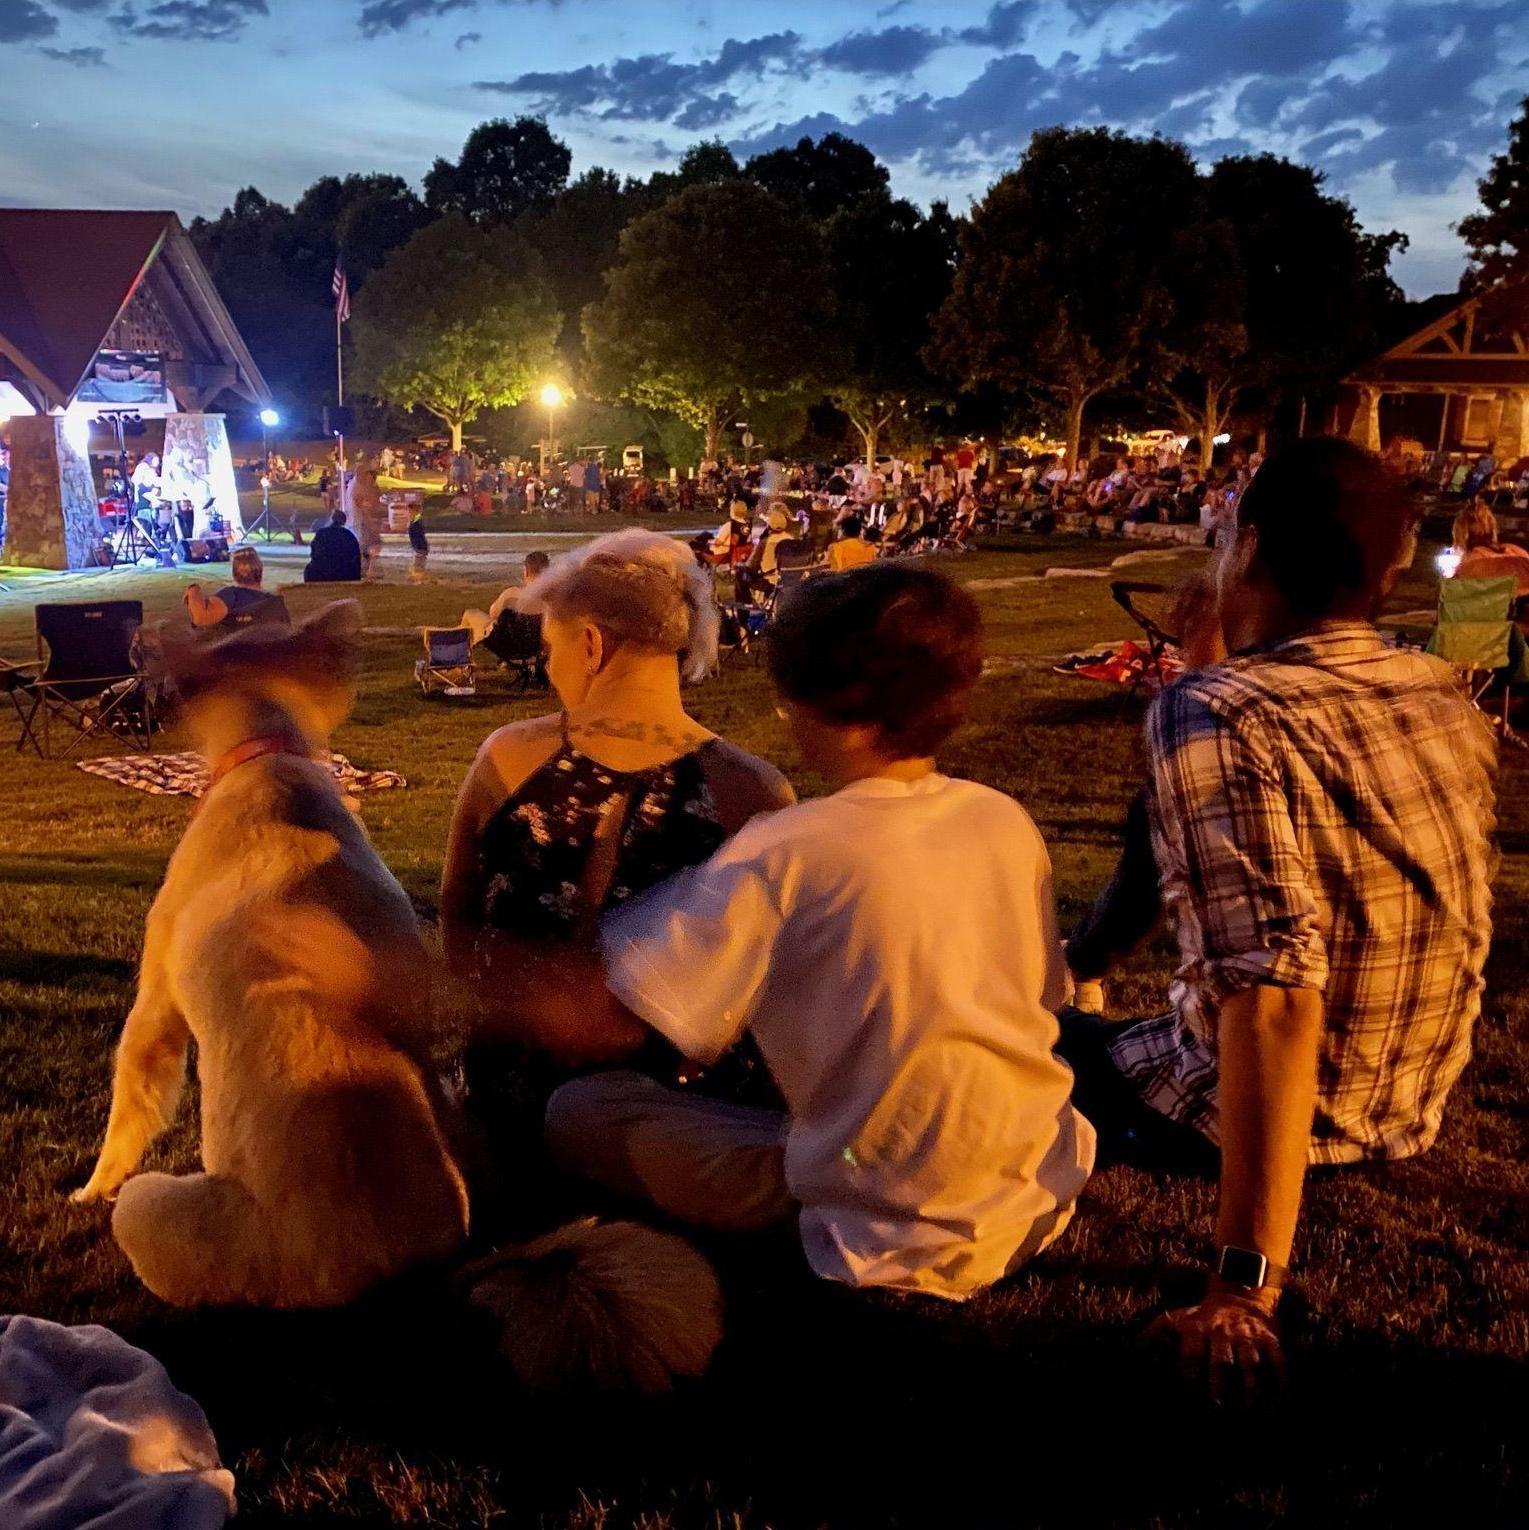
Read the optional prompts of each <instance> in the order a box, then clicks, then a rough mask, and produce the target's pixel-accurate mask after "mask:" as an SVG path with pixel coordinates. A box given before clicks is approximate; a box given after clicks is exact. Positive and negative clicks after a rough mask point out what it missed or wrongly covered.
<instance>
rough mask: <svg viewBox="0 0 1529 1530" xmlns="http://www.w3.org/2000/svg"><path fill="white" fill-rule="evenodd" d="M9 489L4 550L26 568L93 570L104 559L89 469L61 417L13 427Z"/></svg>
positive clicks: (40, 417) (20, 419)
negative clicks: (73, 443) (73, 444)
mask: <svg viewBox="0 0 1529 1530" xmlns="http://www.w3.org/2000/svg"><path fill="white" fill-rule="evenodd" d="M9 431H10V438H11V488H10V494H9V496H8V498H7V500H6V517H5V551H4V553H3V554H0V558H3V561H4V562H6V563H13V564H17V565H19V566H20V567H23V568H55V569H66V568H90V567H92V566H93V565H95V564H98V563H101V562H103V561H105V560H104V558H103V556H102V551H101V524H100V518H99V516H98V515H97V513H96V490H95V484H94V482H93V481H92V479H91V476H90V464H89V463H88V462H87V461H86V460H85V458H84V457H83V456H82V455H81V454H80V453H79V452H78V451H76V450H75V448H74V447H73V446H72V445H71V444H70V441H69V438H68V437H67V436H66V435H65V433H64V421H63V419H62V418H61V417H60V416H58V415H52V414H35V415H18V416H16V417H15V418H14V419H13V420H12V421H11V422H10V427H9Z"/></svg>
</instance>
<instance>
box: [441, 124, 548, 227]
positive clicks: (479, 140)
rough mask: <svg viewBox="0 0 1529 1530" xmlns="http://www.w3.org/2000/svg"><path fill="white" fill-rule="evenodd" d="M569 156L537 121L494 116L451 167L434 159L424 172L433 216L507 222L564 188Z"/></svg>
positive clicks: (477, 130) (470, 137)
mask: <svg viewBox="0 0 1529 1530" xmlns="http://www.w3.org/2000/svg"><path fill="white" fill-rule="evenodd" d="M572 164H573V155H572V154H571V153H570V152H569V149H568V145H567V144H565V143H564V142H563V141H562V140H561V139H560V138H555V137H553V135H552V133H551V131H550V130H549V129H548V127H547V124H546V123H545V122H544V121H543V120H542V119H541V118H540V117H517V118H516V119H515V120H514V121H513V122H511V121H509V120H508V119H507V118H505V117H495V118H493V119H492V120H491V121H489V122H480V123H479V124H478V126H477V127H475V128H474V129H473V130H472V132H471V133H469V134H468V135H467V142H466V143H465V144H463V145H462V154H461V157H460V158H459V159H458V160H457V162H456V163H455V164H453V163H452V162H451V161H450V160H448V159H437V160H436V162H435V163H434V164H433V165H432V166H431V167H430V169H429V170H428V171H427V172H426V174H425V202H426V204H427V205H428V206H429V208H430V210H431V211H432V212H437V213H448V212H454V213H460V214H461V215H462V216H463V217H464V218H466V219H467V220H468V221H469V222H471V223H508V222H510V221H511V220H513V219H515V218H517V217H519V216H520V214H521V213H523V212H526V211H528V210H529V209H530V208H533V207H540V206H543V205H545V204H546V203H548V202H550V201H551V200H552V198H553V197H555V196H556V195H557V194H558V192H560V191H561V190H562V189H563V187H564V186H566V185H567V184H568V171H569V168H570V166H571V165H572Z"/></svg>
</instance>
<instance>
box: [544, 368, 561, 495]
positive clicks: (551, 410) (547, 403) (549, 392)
mask: <svg viewBox="0 0 1529 1530" xmlns="http://www.w3.org/2000/svg"><path fill="white" fill-rule="evenodd" d="M541 401H542V404H543V406H544V407H545V408H546V411H547V439H546V440H545V441H544V442H543V443H542V465H541V474H540V476H541V478H542V480H543V481H544V482H545V480H546V477H547V458H548V457H549V456H551V454H552V447H553V427H554V421H555V417H556V414H557V408H558V405H559V404H561V403H562V402H563V390H562V389H561V388H560V387H558V385H557V384H556V383H548V384H547V385H546V386H545V387H544V388H543V389H542V391H541Z"/></svg>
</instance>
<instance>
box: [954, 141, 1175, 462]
mask: <svg viewBox="0 0 1529 1530" xmlns="http://www.w3.org/2000/svg"><path fill="white" fill-rule="evenodd" d="M1196 189H1197V188H1196V176H1195V168H1194V165H1193V163H1192V162H1191V161H1190V158H1189V155H1188V152H1187V151H1186V150H1185V149H1184V147H1183V145H1182V144H1177V143H1173V142H1170V141H1169V140H1167V139H1161V138H1149V139H1141V138H1128V137H1126V136H1125V135H1124V134H1122V133H1112V132H1110V131H1108V130H1107V129H1105V128H1090V129H1070V128H1048V129H1046V130H1044V131H1042V132H1039V133H1036V134H1035V135H1034V137H1033V138H1031V140H1030V144H1029V147H1028V148H1027V149H1026V150H1025V154H1024V157H1023V158H1022V159H1021V161H1020V163H1019V167H1018V168H1017V169H1015V170H1011V171H1010V172H1009V173H1008V174H1007V175H1005V176H1003V177H1001V178H1000V179H999V180H998V181H997V182H996V183H995V184H994V185H993V186H992V187H991V188H990V189H989V190H988V193H987V195H986V196H985V197H984V198H983V200H982V201H981V203H979V204H978V206H977V207H976V208H975V209H974V211H973V213H972V217H971V221H970V223H969V224H968V226H967V228H966V231H965V233H964V234H963V236H962V239H961V256H960V261H959V263H958V265H957V268H956V274H955V280H954V284H953V287H952V290H951V294H950V296H949V298H948V299H947V300H946V302H945V304H944V306H943V307H942V308H941V310H940V312H939V314H938V315H937V316H936V318H935V321H934V325H933V338H932V341H931V344H930V348H929V353H928V354H929V360H930V362H931V364H932V365H933V366H934V367H935V368H936V369H937V370H939V371H941V372H942V373H943V374H944V375H945V376H947V377H949V378H951V379H952V380H954V381H956V382H958V383H960V384H961V385H962V386H965V387H970V386H971V385H972V384H973V383H977V382H983V381H986V382H992V383H996V384H998V385H999V386H1000V387H1003V388H1006V389H1011V390H1017V389H1021V388H1025V387H1031V388H1034V389H1036V390H1037V391H1039V392H1041V393H1043V394H1044V395H1046V396H1048V397H1050V398H1053V399H1055V400H1056V401H1057V402H1058V403H1060V404H1061V406H1062V407H1063V409H1064V411H1065V416H1066V422H1067V426H1066V428H1067V460H1068V461H1069V462H1070V463H1071V462H1075V461H1076V460H1077V455H1078V447H1079V442H1080V440H1081V438H1082V431H1083V414H1084V410H1085V409H1086V408H1087V406H1088V403H1089V400H1090V399H1092V398H1095V397H1096V396H1097V395H1098V394H1100V393H1102V392H1104V391H1105V390H1106V389H1110V388H1116V387H1119V386H1121V385H1122V384H1123V383H1125V382H1126V381H1127V379H1129V378H1130V377H1131V376H1132V374H1133V373H1140V372H1142V371H1143V370H1149V371H1150V370H1154V369H1156V368H1157V367H1159V366H1160V365H1161V364H1162V362H1163V360H1164V353H1163V347H1162V341H1163V334H1164V330H1165V326H1166V324H1167V322H1168V320H1169V319H1170V317H1171V314H1172V307H1173V300H1172V290H1171V286H1170V282H1169V276H1170V265H1171V260H1172V252H1173V248H1174V236H1175V234H1176V232H1177V230H1178V228H1179V226H1180V224H1181V222H1182V220H1183V218H1184V216H1185V213H1186V210H1187V209H1191V208H1193V207H1194V205H1195V195H1196Z"/></svg>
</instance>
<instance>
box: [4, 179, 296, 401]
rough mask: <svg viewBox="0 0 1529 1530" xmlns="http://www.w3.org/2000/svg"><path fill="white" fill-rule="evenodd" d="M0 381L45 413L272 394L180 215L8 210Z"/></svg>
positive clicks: (247, 398) (258, 398)
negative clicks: (79, 407) (76, 404)
mask: <svg viewBox="0 0 1529 1530" xmlns="http://www.w3.org/2000/svg"><path fill="white" fill-rule="evenodd" d="M113 353H114V354H113ZM156 372H157V373H158V376H157V378H156V376H155V373H156ZM0 383H9V384H10V385H11V388H12V389H13V390H14V391H15V393H16V394H19V395H20V396H21V397H22V398H24V399H25V400H26V401H27V402H28V403H29V404H30V405H31V407H32V408H33V409H34V410H35V411H36V412H37V413H44V414H45V413H51V412H53V411H55V410H67V409H68V408H69V406H70V405H71V404H73V403H74V402H75V401H76V400H79V401H80V402H81V403H90V404H92V405H96V406H100V407H108V408H109V407H111V406H112V405H114V404H122V405H126V406H129V407H142V408H143V411H144V413H146V414H156V415H157V414H163V413H167V412H174V411H175V410H176V409H177V408H178V409H181V410H185V411H188V412H193V413H194V412H198V411H201V410H204V409H207V408H208V407H210V406H211V405H213V404H214V402H215V401H216V400H217V399H218V397H219V396H220V395H222V394H233V395H235V396H236V397H237V398H240V399H243V400H245V401H247V402H248V403H249V404H251V405H254V406H257V407H258V406H261V405H264V404H267V403H269V402H270V397H271V394H270V390H269V389H268V388H267V387H266V383H265V379H264V378H263V377H262V376H261V375H260V369H259V368H258V367H257V366H256V365H255V361H254V358H253V357H252V356H251V355H250V353H249V349H248V347H246V345H245V343H244V341H243V339H242V338H241V337H240V335H239V331H238V330H237V329H236V328H235V326H234V322H233V319H232V318H231V317H230V316H229V312H228V309H227V308H226V307H225V306H224V304H223V300H222V298H221V297H219V296H218V292H217V289H216V288H215V287H214V286H213V284H212V278H211V277H210V276H209V275H208V274H207V269H206V267H205V266H203V264H202V261H201V258H200V256H198V254H197V253H196V249H195V247H194V246H193V245H192V243H191V240H190V238H189V236H188V235H187V233H186V231H185V229H184V228H183V227H182V226H181V221H180V219H179V218H178V217H176V215H175V214H174V213H173V212H98V211H74V210H55V209H51V208H23V207H8V208H0ZM10 412H12V413H15V412H19V411H17V410H15V409H14V408H13V409H12V410H11V411H10Z"/></svg>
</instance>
